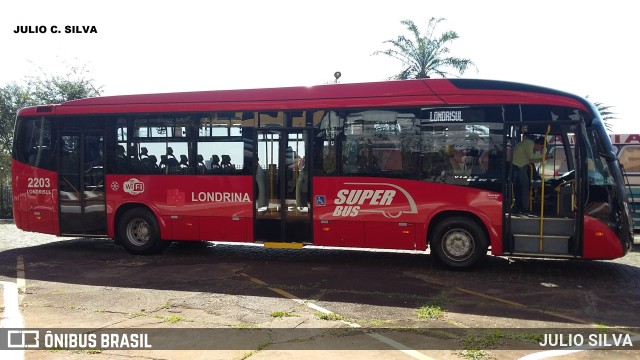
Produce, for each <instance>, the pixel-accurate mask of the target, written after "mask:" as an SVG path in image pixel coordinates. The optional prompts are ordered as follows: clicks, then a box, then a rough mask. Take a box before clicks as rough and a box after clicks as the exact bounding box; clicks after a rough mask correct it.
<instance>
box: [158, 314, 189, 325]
mask: <svg viewBox="0 0 640 360" xmlns="http://www.w3.org/2000/svg"><path fill="white" fill-rule="evenodd" d="M162 320H163V321H164V322H168V323H170V324H175V323H177V322H180V321H182V320H184V318H183V317H182V316H178V315H172V316H167V317H166V318H164V319H162Z"/></svg>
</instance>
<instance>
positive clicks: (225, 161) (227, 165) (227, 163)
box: [220, 155, 235, 171]
mask: <svg viewBox="0 0 640 360" xmlns="http://www.w3.org/2000/svg"><path fill="white" fill-rule="evenodd" d="M220 167H221V168H222V170H224V171H232V170H234V169H235V166H234V165H233V164H232V163H231V156H229V155H222V162H221V163H220Z"/></svg>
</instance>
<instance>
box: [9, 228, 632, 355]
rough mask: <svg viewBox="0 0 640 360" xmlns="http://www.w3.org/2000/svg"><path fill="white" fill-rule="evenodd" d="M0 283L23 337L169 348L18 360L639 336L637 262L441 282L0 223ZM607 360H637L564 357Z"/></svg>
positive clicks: (257, 251) (211, 247)
mask: <svg viewBox="0 0 640 360" xmlns="http://www.w3.org/2000/svg"><path fill="white" fill-rule="evenodd" d="M636 250H640V249H636ZM21 264H22V265H21ZM22 267H24V274H23V275H20V274H21V269H22ZM20 279H22V280H23V281H24V283H22V280H20ZM0 280H3V281H5V283H4V285H5V288H6V287H7V286H9V285H8V284H16V287H17V288H20V289H22V290H21V291H22V292H21V294H20V296H19V310H20V313H21V315H22V316H23V322H24V326H25V327H26V328H72V329H74V328H75V329H114V328H117V329H145V331H151V330H152V329H163V331H164V333H163V334H164V336H168V337H169V339H167V341H166V342H162V341H161V342H158V341H157V338H154V341H155V343H154V344H153V345H154V348H153V349H150V350H149V349H147V350H136V351H130V350H129V351H125V350H97V351H89V352H88V351H86V350H77V351H68V350H57V351H52V350H38V351H27V352H26V353H25V354H24V355H25V358H28V359H50V358H86V356H87V355H91V356H93V357H95V358H105V359H106V358H145V359H148V358H154V359H174V358H203V359H211V358H216V359H246V358H251V359H272V358H276V357H277V358H296V359H297V358H305V359H306V358H310V359H315V358H322V359H325V358H327V357H332V358H341V359H365V358H373V357H375V358H381V359H411V358H435V359H465V358H466V359H475V358H481V359H482V358H497V359H512V358H520V357H522V356H525V355H530V354H538V353H540V352H541V351H542V350H545V349H544V348H541V347H540V346H538V345H537V344H536V343H535V342H532V341H531V339H530V338H534V339H535V340H540V338H539V337H537V336H539V335H540V334H541V331H540V329H548V331H549V333H553V334H556V333H558V332H559V331H560V329H572V330H573V331H575V332H578V333H581V334H584V335H585V336H588V335H590V334H592V333H593V334H597V333H600V332H603V331H604V332H607V333H608V334H612V333H617V332H616V331H614V330H613V329H614V328H615V329H617V328H637V327H640V319H639V318H638V316H637V309H638V307H639V306H640V253H639V252H636V251H634V252H632V253H630V254H629V255H627V256H626V257H624V258H622V259H618V260H615V261H591V262H587V261H560V260H539V259H507V258H494V257H490V258H489V259H488V261H486V263H485V264H484V265H483V266H482V267H480V268H478V269H476V270H474V271H472V272H450V271H446V270H442V269H440V268H438V267H437V266H435V265H434V264H433V263H432V261H431V259H430V258H429V256H427V255H425V254H417V253H410V252H393V253H390V252H379V251H344V250H327V249H323V250H320V249H313V248H305V249H303V250H279V249H277V250H274V249H264V248H262V247H258V246H237V245H229V244H222V243H218V244H212V243H204V244H202V243H196V244H193V243H191V244H174V245H173V246H172V247H171V248H169V249H168V251H167V252H165V253H164V254H161V255H158V256H151V257H142V256H132V255H129V254H127V253H126V252H124V250H122V248H120V247H117V246H114V245H113V243H112V242H111V241H109V240H103V239H67V238H55V237H52V236H48V235H42V234H33V233H25V232H22V231H20V230H17V229H16V228H15V226H13V225H12V224H0ZM4 294H7V292H6V291H5V293H4ZM5 296H6V295H5ZM5 302H6V301H5ZM5 302H3V304H4V303H5ZM421 308H422V311H420V310H419V309H421ZM3 310H5V312H4V313H3V316H4V317H3V321H4V320H6V319H7V317H8V314H7V311H6V308H3ZM329 311H330V312H331V313H329ZM419 314H423V315H425V316H426V318H421V317H420V316H419ZM356 326H361V327H365V328H368V329H372V330H371V331H370V332H368V333H367V332H362V331H357V332H354V331H353V330H351V329H353V328H354V327H356ZM4 327H6V326H4ZM399 328H402V329H412V330H409V331H406V330H405V331H398V330H397V329H399ZM514 328H522V329H525V330H523V331H521V332H518V331H516V330H513V329H514ZM194 329H201V330H194ZM207 329H209V330H207ZM211 329H216V330H211ZM470 329H478V332H477V333H474V332H470ZM605 329H606V330H605ZM634 330H635V329H634ZM175 331H177V334H176V333H175ZM161 335H162V334H161ZM159 336H160V335H159ZM633 336H635V335H633V334H632V335H630V337H633ZM176 339H180V341H179V342H178V343H176ZM217 344H219V345H217ZM165 345H166V346H168V347H169V348H171V349H175V348H177V347H181V346H182V347H183V348H190V349H195V348H197V347H204V348H207V349H212V348H214V349H215V350H190V351H185V350H181V351H175V350H160V349H161V348H162V346H165ZM634 346H636V347H638V346H640V344H638V343H636V344H634ZM0 355H1V356H2V358H5V355H6V354H0ZM9 355H11V356H19V355H21V354H20V353H19V352H17V351H14V352H9ZM539 356H543V355H539ZM612 356H614V357H615V358H628V359H637V358H640V351H637V350H635V351H634V350H623V351H621V350H617V351H611V350H597V351H588V352H578V353H573V354H570V355H567V356H565V357H564V358H571V359H601V358H602V359H604V358H611V357H612Z"/></svg>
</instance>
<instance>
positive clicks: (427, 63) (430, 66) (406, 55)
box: [373, 17, 477, 80]
mask: <svg viewBox="0 0 640 360" xmlns="http://www.w3.org/2000/svg"><path fill="white" fill-rule="evenodd" d="M444 20H446V19H445V18H434V17H432V18H431V19H429V22H428V23H427V28H426V31H425V32H424V34H423V35H422V34H420V31H419V30H418V27H417V26H416V24H415V23H414V22H413V21H411V20H402V21H401V23H402V24H403V25H404V26H405V27H406V28H407V30H409V32H410V33H411V37H412V38H408V37H406V36H404V35H400V36H398V37H397V38H396V39H391V40H387V41H384V43H386V44H391V45H392V47H391V48H389V49H387V50H384V51H376V52H374V53H373V55H380V54H383V55H387V56H390V57H392V58H394V59H398V60H400V61H401V62H402V66H403V69H402V71H401V72H400V73H398V74H396V75H395V76H393V77H392V78H395V79H398V80H405V79H423V78H429V77H431V75H438V76H441V77H447V76H456V75H454V74H452V73H449V72H448V71H447V70H449V69H452V70H454V71H456V72H457V73H459V74H460V75H462V74H464V72H465V71H467V69H468V68H469V67H475V64H474V63H473V62H472V61H471V60H469V59H463V58H458V57H452V56H449V52H450V49H449V47H448V44H449V43H451V42H452V41H454V40H456V39H458V34H457V33H456V32H455V31H452V30H449V31H445V32H443V33H440V34H439V35H438V33H436V26H437V25H438V24H439V23H440V22H442V21H444ZM476 69H477V68H476Z"/></svg>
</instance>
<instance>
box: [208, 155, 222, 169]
mask: <svg viewBox="0 0 640 360" xmlns="http://www.w3.org/2000/svg"><path fill="white" fill-rule="evenodd" d="M210 162H211V171H213V172H217V171H218V170H220V157H219V156H218V155H211V160H210Z"/></svg>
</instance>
